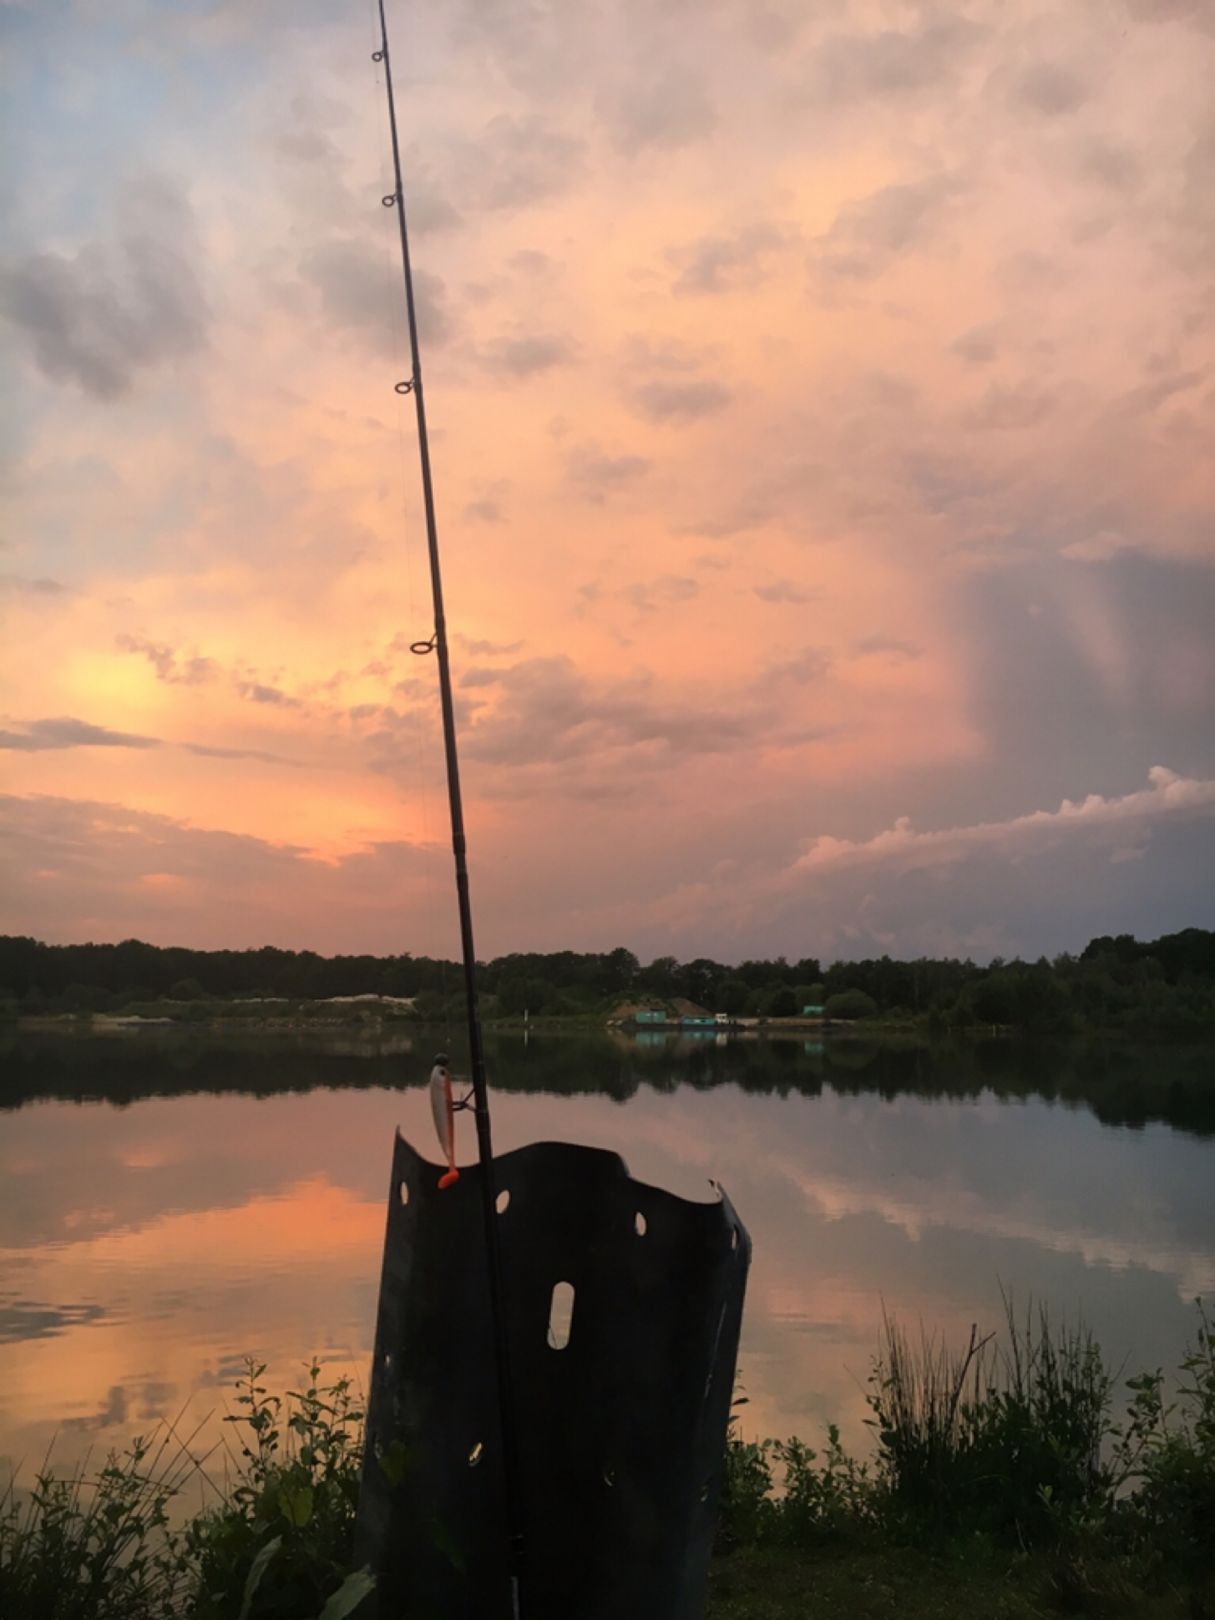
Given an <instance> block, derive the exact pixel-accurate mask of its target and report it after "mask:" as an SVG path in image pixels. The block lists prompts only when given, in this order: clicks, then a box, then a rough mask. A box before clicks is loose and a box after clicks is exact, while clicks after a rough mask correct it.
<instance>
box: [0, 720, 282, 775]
mask: <svg viewBox="0 0 1215 1620" xmlns="http://www.w3.org/2000/svg"><path fill="white" fill-rule="evenodd" d="M65 748H180V749H182V750H183V752H185V753H187V754H196V755H197V756H198V757H199V758H201V759H249V760H254V761H257V762H258V763H259V764H263V765H289V766H292V767H294V766H296V765H298V764H299V761H298V760H293V759H286V758H284V756H283V755H282V754H272V753H268V752H267V751H266V750H265V749H261V748H224V747H219V746H215V745H213V744H211V743H191V742H183V743H167V742H165V740H164V739H163V738H162V737H143V736H139V735H137V734H136V733H134V732H129V731H113V730H111V729H110V727H109V726H96V725H93V724H92V723H91V722H90V721H88V720H75V719H71V718H69V717H67V716H64V717H63V718H61V719H54V720H29V721H26V722H24V729H23V730H21V731H0V749H7V750H8V751H9V752H11V753H21V754H45V753H49V752H52V751H58V750H60V749H65Z"/></svg>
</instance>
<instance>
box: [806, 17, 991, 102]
mask: <svg viewBox="0 0 1215 1620" xmlns="http://www.w3.org/2000/svg"><path fill="white" fill-rule="evenodd" d="M985 32H986V31H985V30H984V29H982V28H980V27H979V26H978V25H977V24H975V23H972V22H969V21H968V20H967V19H966V18H965V17H961V16H959V15H958V14H956V13H955V12H948V11H947V12H941V11H934V12H931V13H929V14H928V15H927V16H926V17H924V18H923V19H922V20H921V21H920V22H919V24H918V26H916V27H913V28H909V29H906V30H899V29H893V28H886V29H879V30H878V31H876V32H866V33H852V34H843V33H840V34H829V35H828V36H827V38H826V39H824V40H823V41H822V43H821V44H819V45H818V46H816V47H815V49H814V50H813V51H812V52H811V54H810V56H809V59H808V60H807V62H806V64H805V68H804V75H805V76H804V78H803V79H802V81H801V83H800V84H799V85H798V87H797V89H796V90H795V92H794V93H795V95H796V97H797V99H799V100H802V99H804V100H815V101H828V102H843V101H860V100H868V99H869V98H870V97H871V96H872V97H881V98H888V97H893V98H898V97H903V96H909V95H915V94H917V93H918V92H921V91H935V92H941V91H944V90H947V89H948V88H949V87H950V86H951V85H952V84H953V83H954V82H955V81H956V79H957V77H958V74H959V72H960V70H961V68H962V67H963V66H964V65H965V63H966V61H967V59H968V57H969V55H970V53H971V51H972V50H973V49H974V48H975V46H976V45H978V44H979V43H980V41H981V40H982V39H983V38H984V36H985Z"/></svg>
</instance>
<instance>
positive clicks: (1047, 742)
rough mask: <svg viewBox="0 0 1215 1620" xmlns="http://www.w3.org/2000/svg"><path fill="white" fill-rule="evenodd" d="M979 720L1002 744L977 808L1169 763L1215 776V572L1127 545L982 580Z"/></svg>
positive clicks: (975, 790) (976, 792)
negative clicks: (1097, 557)
mask: <svg viewBox="0 0 1215 1620" xmlns="http://www.w3.org/2000/svg"><path fill="white" fill-rule="evenodd" d="M966 614H967V622H968V623H969V624H970V625H971V626H972V636H973V643H974V653H973V656H972V659H971V663H970V676H969V680H970V685H971V689H972V701H973V707H974V714H975V719H976V723H977V724H978V726H979V727H980V730H981V732H982V734H983V735H984V736H985V737H987V738H988V739H989V744H990V746H989V750H988V763H987V765H986V766H985V769H984V773H983V780H982V782H981V783H979V782H975V783H972V784H971V785H970V787H969V788H968V789H967V793H968V808H967V809H966V811H965V814H966V815H967V816H968V817H969V816H971V815H974V816H975V817H976V819H981V818H984V817H986V816H988V815H991V814H998V813H1000V812H1001V808H1002V807H1003V806H1007V805H1009V804H1019V803H1027V804H1029V805H1049V804H1052V803H1057V802H1058V801H1059V800H1060V799H1061V798H1063V797H1065V796H1069V795H1073V796H1074V795H1075V794H1076V793H1077V792H1080V791H1087V790H1088V788H1089V787H1090V786H1091V785H1092V784H1094V783H1102V782H1104V783H1118V782H1124V781H1126V780H1127V779H1128V774H1129V777H1130V779H1132V780H1138V779H1139V778H1140V777H1142V776H1146V773H1147V771H1148V769H1149V767H1150V766H1152V765H1155V764H1159V763H1161V762H1162V761H1163V762H1164V763H1167V764H1171V765H1172V766H1173V767H1174V769H1176V770H1178V771H1181V772H1182V773H1183V774H1185V775H1187V776H1194V777H1215V731H1213V730H1212V727H1211V711H1210V694H1211V692H1212V691H1215V647H1213V646H1212V641H1211V636H1210V626H1211V625H1212V624H1213V623H1215V568H1212V567H1210V566H1209V565H1207V564H1180V563H1171V562H1166V561H1152V560H1150V559H1148V558H1146V557H1141V556H1136V555H1134V554H1133V553H1124V554H1123V555H1121V556H1117V557H1114V558H1112V559H1111V560H1110V561H1107V562H1097V563H1085V562H1068V561H1057V560H1054V559H1050V560H1046V561H1036V562H1031V563H1026V564H1024V565H1022V566H1020V567H1015V568H1014V567H1010V568H1006V569H1004V570H1002V571H1000V572H999V573H991V574H987V575H984V576H981V577H976V578H975V579H974V580H972V581H971V583H970V585H969V588H968V594H967V601H966Z"/></svg>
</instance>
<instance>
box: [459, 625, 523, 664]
mask: <svg viewBox="0 0 1215 1620" xmlns="http://www.w3.org/2000/svg"><path fill="white" fill-rule="evenodd" d="M453 639H454V640H455V641H457V642H458V643H459V644H460V646H461V647H462V648H463V649H464V651H465V652H466V653H469V654H471V656H472V657H474V658H506V657H509V655H510V654H511V653H517V652H518V651H519V650H520V649H521V648H522V646H523V643H522V641H485V640H483V639H480V638H475V637H472V636H466V635H463V634H462V633H461V632H460V631H458V630H457V631H456V634H455V636H454V638H453Z"/></svg>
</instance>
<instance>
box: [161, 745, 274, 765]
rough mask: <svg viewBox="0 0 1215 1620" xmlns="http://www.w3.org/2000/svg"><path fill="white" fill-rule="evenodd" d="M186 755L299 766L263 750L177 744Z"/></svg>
mask: <svg viewBox="0 0 1215 1620" xmlns="http://www.w3.org/2000/svg"><path fill="white" fill-rule="evenodd" d="M177 746H178V747H179V748H183V749H184V750H185V751H186V753H187V754H197V755H198V757H199V758H200V759H251V760H255V761H256V762H257V763H258V764H259V765H289V766H291V767H292V769H295V768H296V767H298V766H299V765H300V763H301V762H300V761H299V760H298V759H286V758H284V756H283V755H282V754H271V753H268V752H267V751H266V749H264V748H216V747H212V746H211V745H210V744H209V743H179V744H178V745H177Z"/></svg>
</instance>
